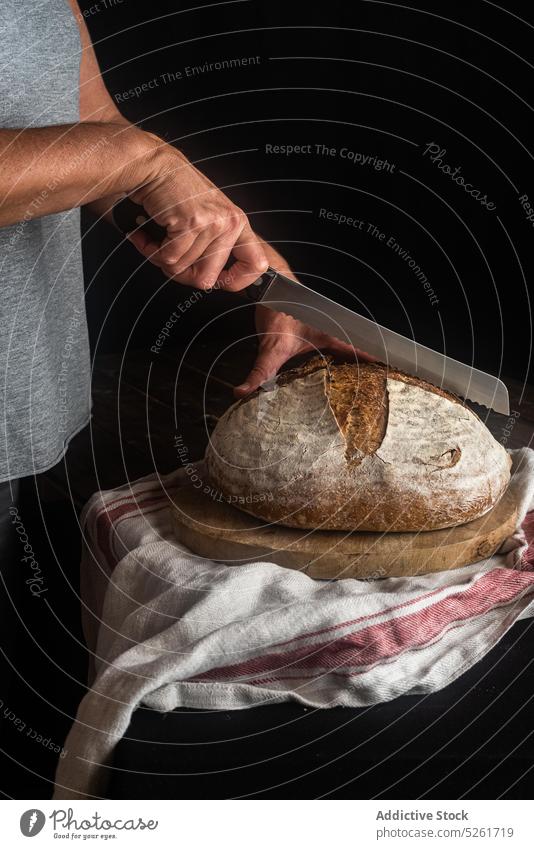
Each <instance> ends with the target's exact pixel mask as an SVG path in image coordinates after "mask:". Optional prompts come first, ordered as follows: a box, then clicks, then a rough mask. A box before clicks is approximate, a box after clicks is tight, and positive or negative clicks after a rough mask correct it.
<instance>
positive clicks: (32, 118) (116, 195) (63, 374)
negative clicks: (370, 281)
mask: <svg viewBox="0 0 534 849" xmlns="http://www.w3.org/2000/svg"><path fill="white" fill-rule="evenodd" d="M0 60H1V64H2V74H1V76H0V281H1V285H0V308H1V315H2V330H1V333H0V364H1V387H2V390H1V391H2V400H1V403H2V425H1V431H0V559H1V563H2V585H3V593H4V602H5V604H3V608H5V605H6V604H8V603H10V605H11V607H12V608H13V609H14V608H15V607H16V588H15V583H16V574H17V559H16V557H15V555H14V552H13V529H14V528H15V529H16V530H17V533H18V534H19V536H20V535H21V530H20V525H21V524H22V528H23V523H22V522H21V520H20V517H18V518H17V507H16V505H17V499H18V493H19V491H20V482H21V480H22V479H24V478H27V476H35V475H39V474H40V473H42V472H44V471H46V470H47V469H49V468H51V467H52V466H54V465H55V464H56V463H57V462H58V461H59V460H60V459H61V458H62V457H63V455H64V453H65V451H66V448H67V446H68V444H69V441H70V440H71V439H72V437H73V436H74V435H75V434H76V433H78V432H79V431H80V430H81V429H82V428H84V427H85V426H86V425H87V423H88V422H89V419H90V405H91V401H90V362H89V345H88V334H87V325H86V317H85V306H84V290H83V274H82V259H81V245H80V232H79V209H80V207H81V206H86V207H88V208H90V209H91V210H92V211H93V212H94V213H95V214H96V215H97V216H98V217H101V218H104V219H106V220H108V221H109V222H110V223H112V208H113V205H114V204H115V203H116V202H117V201H118V200H119V199H120V198H122V197H124V195H128V196H129V197H130V198H131V199H132V200H133V201H134V202H136V203H139V204H142V205H143V206H144V208H145V210H146V211H147V213H148V215H149V216H151V217H153V218H154V219H155V220H156V221H157V223H158V224H160V225H161V226H163V227H164V228H165V230H166V237H165V238H164V240H163V242H162V243H161V244H160V245H155V244H154V243H153V242H151V240H150V238H149V237H148V236H146V234H145V233H144V232H142V231H136V232H133V233H131V234H130V235H129V238H130V240H131V242H132V244H133V245H134V246H135V248H136V249H137V250H138V251H139V252H140V253H141V254H142V255H143V256H145V257H146V258H147V259H148V260H149V261H150V262H152V263H154V264H155V265H156V266H158V267H159V268H160V269H161V271H162V272H163V273H164V274H165V275H166V276H167V277H169V278H171V279H174V280H177V281H179V282H180V283H182V284H186V285H188V286H192V287H196V288H198V289H209V288H211V287H213V286H214V285H215V284H217V285H219V286H221V287H222V288H225V289H227V290H228V291H237V290H240V289H242V288H243V287H245V286H247V285H249V284H251V283H252V282H254V281H255V280H256V279H257V278H258V277H259V276H260V275H261V274H262V273H263V272H264V271H265V269H266V268H267V267H268V265H271V266H274V267H275V268H277V269H278V270H279V271H282V272H283V273H285V274H288V275H290V276H291V269H290V268H289V266H288V264H287V262H286V261H285V260H284V258H283V257H282V256H281V255H280V254H279V253H278V252H277V251H276V250H275V249H274V248H273V247H272V246H271V245H269V244H267V243H266V242H265V241H264V240H263V239H261V238H260V237H259V236H258V235H257V234H256V233H254V232H253V230H252V228H251V225H250V222H249V221H248V218H247V216H246V215H245V213H244V212H243V210H241V209H239V208H238V207H237V206H236V205H235V204H234V203H232V201H231V200H230V199H229V198H228V197H227V196H226V195H225V194H224V193H223V192H222V191H221V190H219V189H218V188H217V187H216V186H215V185H214V184H213V183H212V182H211V181H210V180H209V179H208V178H207V177H206V176H205V175H204V174H203V173H202V172H201V171H200V170H199V169H198V168H196V167H195V166H194V165H193V164H192V163H191V162H190V161H189V160H188V159H187V158H186V156H184V154H183V153H182V152H181V151H180V150H178V149H177V148H176V147H174V146H173V145H171V144H168V143H166V142H165V141H163V140H162V139H160V138H159V137H157V136H156V135H154V134H152V133H150V132H146V131H144V130H141V129H140V128H138V127H137V126H135V125H133V124H132V123H130V122H129V121H127V120H126V119H125V118H124V117H123V116H122V115H121V113H120V112H119V110H118V109H117V107H116V105H115V103H114V101H113V99H112V98H111V96H110V95H109V93H108V91H107V89H106V87H105V84H104V82H103V79H102V76H101V74H100V70H99V66H98V63H97V60H96V57H95V52H94V49H93V45H92V43H91V39H90V36H89V32H88V29H87V26H86V23H85V20H84V18H83V16H82V14H81V13H80V9H79V8H78V6H77V4H76V2H75V0H40V2H39V3H38V4H35V5H34V4H32V5H30V6H28V5H27V4H20V3H17V2H16V0H3V2H2V12H1V20H0ZM230 256H232V257H233V260H234V263H233V265H232V266H231V267H230V268H229V269H226V270H225V268H224V267H225V264H226V263H227V260H228V258H229V257H230ZM294 279H295V278H294ZM257 327H258V331H259V334H260V336H259V350H258V355H257V359H256V361H255V363H254V365H253V367H252V370H251V371H250V374H249V375H248V377H247V379H246V380H245V382H244V383H242V384H241V385H239V386H238V387H236V389H235V394H236V396H237V397H241V396H244V395H246V394H247V393H249V392H252V391H253V390H254V389H256V388H257V387H258V386H259V385H260V384H261V383H262V382H263V381H265V380H267V379H269V378H271V377H272V376H273V375H274V374H275V373H276V372H277V370H278V369H279V368H280V366H281V365H282V364H283V363H284V362H285V361H286V360H288V359H289V358H290V357H292V356H293V355H295V354H297V353H300V352H303V351H306V350H311V349H312V348H314V347H316V348H326V347H328V348H331V349H333V350H335V351H336V350H337V351H340V352H343V353H348V352H350V351H353V349H352V348H351V346H350V345H347V344H345V343H343V342H340V341H338V340H335V339H332V338H329V337H327V336H325V335H324V334H322V333H320V332H318V331H316V330H314V329H312V328H309V327H305V326H304V325H302V324H300V323H299V322H297V321H294V320H293V319H291V318H290V317H288V316H286V315H283V314H280V313H274V312H272V311H271V310H268V309H265V308H263V307H257ZM73 340H75V341H74V342H73ZM17 523H18V524H17ZM22 533H23V530H22ZM23 541H24V540H23ZM19 544H20V539H19V540H18V541H17V545H19ZM24 544H25V545H26V543H24ZM18 556H19V557H20V554H19V555H18ZM6 596H8V597H9V602H8V601H6ZM0 619H1V620H2V627H3V629H4V634H3V643H4V645H3V652H4V657H7V655H8V652H7V650H6V645H7V640H8V638H9V633H10V632H11V628H10V625H9V624H8V623H9V619H8V618H7V617H4V616H3V615H2V616H0Z"/></svg>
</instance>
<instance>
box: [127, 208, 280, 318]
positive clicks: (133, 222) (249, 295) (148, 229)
mask: <svg viewBox="0 0 534 849" xmlns="http://www.w3.org/2000/svg"><path fill="white" fill-rule="evenodd" d="M111 214H112V218H113V221H114V222H115V224H116V225H117V227H118V228H119V230H120V231H121V233H124V235H127V234H128V233H131V232H132V231H134V230H143V231H144V232H145V233H146V234H147V235H148V236H150V238H151V239H152V240H153V241H154V242H156V243H157V244H158V245H159V244H161V242H162V241H163V239H164V238H165V236H166V235H167V230H166V228H165V227H162V226H161V225H160V224H158V223H157V222H156V221H154V219H153V218H150V217H149V216H148V214H147V212H146V210H145V209H144V207H142V206H141V205H140V204H138V203H134V202H133V201H132V200H130V198H129V197H124V198H122V200H120V201H118V202H117V203H116V204H115V205H114V207H113V210H112V213H111ZM234 261H235V260H234V257H232V256H230V257H229V258H228V261H227V262H226V264H225V266H224V269H225V271H227V270H228V269H229V268H230V267H231V266H232V265H233V264H234ZM276 273H277V272H276V271H275V270H274V268H268V269H267V271H265V272H264V273H263V274H262V275H261V277H258V279H257V280H255V281H254V283H251V284H250V286H246V287H245V288H244V289H240V290H239V292H236V294H237V295H240V296H241V297H242V298H244V299H245V300H246V301H249V302H250V303H257V302H258V301H261V299H262V297H263V295H264V294H265V291H266V289H267V287H268V286H269V284H270V283H271V282H272V280H273V279H274V277H275V276H276Z"/></svg>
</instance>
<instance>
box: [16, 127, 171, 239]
mask: <svg viewBox="0 0 534 849" xmlns="http://www.w3.org/2000/svg"><path fill="white" fill-rule="evenodd" d="M153 139H154V137H152V136H150V134H148V133H143V132H142V131H140V130H137V129H136V128H135V127H133V126H131V125H129V124H125V123H101V122H82V123H79V124H70V125H62V126H50V127H40V128H36V129H31V130H6V129H1V130H0V227H5V226H7V225H9V224H14V223H16V222H18V221H21V220H23V219H26V220H27V219H28V218H37V217H40V216H43V215H49V214H51V213H54V212H61V211H63V210H65V209H72V208H73V207H76V206H80V205H82V204H86V203H90V202H92V201H96V200H98V199H101V198H106V197H108V196H110V195H115V194H117V195H120V194H121V193H123V192H128V191H131V190H133V189H135V188H136V187H137V186H139V185H140V184H141V183H142V182H143V180H144V179H149V176H150V173H151V167H152V161H151V155H152V152H153V150H155V148H156V146H157V145H156V142H155V141H153Z"/></svg>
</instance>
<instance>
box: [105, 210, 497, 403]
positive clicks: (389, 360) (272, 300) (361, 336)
mask: <svg viewBox="0 0 534 849" xmlns="http://www.w3.org/2000/svg"><path fill="white" fill-rule="evenodd" d="M113 218H114V220H115V223H116V224H117V226H118V227H119V229H120V230H122V232H124V233H129V232H131V231H132V230H136V229H139V228H142V229H143V230H145V231H146V232H147V233H148V235H150V237H151V238H152V239H154V241H156V242H158V243H159V242H161V241H162V240H163V238H164V237H165V235H166V230H165V228H164V227H160V225H159V224H157V223H156V222H155V221H154V220H153V219H150V218H149V217H148V216H147V214H146V212H145V210H144V209H143V207H141V206H139V205H138V204H134V203H133V202H132V201H131V200H130V199H129V198H124V199H123V200H121V201H119V202H118V203H117V204H115V206H114V208H113ZM239 294H240V295H242V296H244V297H245V298H246V299H247V300H248V301H250V302H253V303H261V304H262V305H263V306H265V307H269V309H272V310H275V311H276V312H282V313H286V314H287V315H290V316H292V318H296V319H298V320H299V321H302V322H304V324H308V325H311V326H312V327H315V328H317V329H318V330H322V331H323V332H324V333H327V334H328V335H330V336H336V337H337V338H338V339H341V340H343V341H348V342H350V344H352V345H354V346H355V347H357V348H360V349H361V350H363V351H366V352H367V353H368V354H371V355H372V356H374V357H377V358H378V359H379V360H380V361H381V362H383V363H385V364H386V365H388V366H393V367H394V368H397V369H400V370H401V371H405V372H407V373H408V374H412V375H416V376H417V377H420V378H422V379H423V380H428V381H429V382H430V383H433V384H434V385H435V386H439V387H441V388H443V389H448V390H449V391H450V392H453V393H454V394H455V395H460V396H461V397H462V398H465V399H467V400H469V401H473V402H474V403H476V404H482V405H484V406H485V407H488V408H489V409H493V410H495V411H496V412H497V413H503V414H504V415H507V416H508V415H510V404H509V398H508V390H507V388H506V386H505V384H504V383H503V382H502V380H499V378H498V377H493V376H492V375H491V374H487V373H486V372H483V371H481V370H480V369H476V368H474V367H473V366H470V365H467V364H466V363H462V362H460V361H459V360H454V359H452V357H447V356H446V355H445V354H440V353H439V351H434V350H432V348H427V346H426V345H421V344H420V343H419V342H416V341H415V340H414V339H409V338H408V337H407V336H402V335H401V334H400V333H396V332H395V331H394V330H390V329H389V328H387V327H383V326H382V325H380V324H377V323H376V322H375V321H372V320H371V319H369V318H366V317H365V316H363V315H360V314H359V313H357V312H354V311H353V310H350V309H348V308H347V307H344V306H342V305H341V304H338V303H336V301H332V300H331V299H330V298H327V297H326V296H325V295H320V294H319V293H318V292H315V291H314V290H313V289H309V288H308V287H307V286H304V284H303V283H296V282H295V281H294V280H291V279H290V278H289V277H286V276H285V275H284V274H281V273H280V272H279V271H276V269H274V268H268V269H267V271H265V272H264V274H262V276H261V277H259V278H258V280H256V281H255V282H254V283H252V284H251V285H250V286H247V287H246V288H245V289H242V290H241V292H240V293H239Z"/></svg>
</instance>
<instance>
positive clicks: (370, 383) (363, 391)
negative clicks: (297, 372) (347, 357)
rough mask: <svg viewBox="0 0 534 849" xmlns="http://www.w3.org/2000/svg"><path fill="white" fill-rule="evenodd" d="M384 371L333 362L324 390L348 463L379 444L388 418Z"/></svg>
mask: <svg viewBox="0 0 534 849" xmlns="http://www.w3.org/2000/svg"><path fill="white" fill-rule="evenodd" d="M386 386H387V384H386V375H385V371H384V370H383V369H377V368H374V367H372V366H369V364H366V363H365V364H362V365H360V366H358V365H354V363H350V364H348V363H347V364H346V365H335V366H332V367H331V368H330V369H329V371H328V376H327V383H326V394H327V397H328V400H329V402H330V407H331V409H332V412H333V414H334V417H335V419H336V421H337V423H338V426H339V429H340V431H341V433H342V434H343V436H344V437H345V442H346V445H347V448H346V451H345V457H346V459H347V463H348V464H349V465H350V466H355V465H358V463H360V462H361V460H362V459H363V457H365V456H367V455H368V454H374V452H375V451H378V449H379V448H380V446H381V444H382V440H383V439H384V436H385V434H386V428H387V420H388V396H387V389H386Z"/></svg>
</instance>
